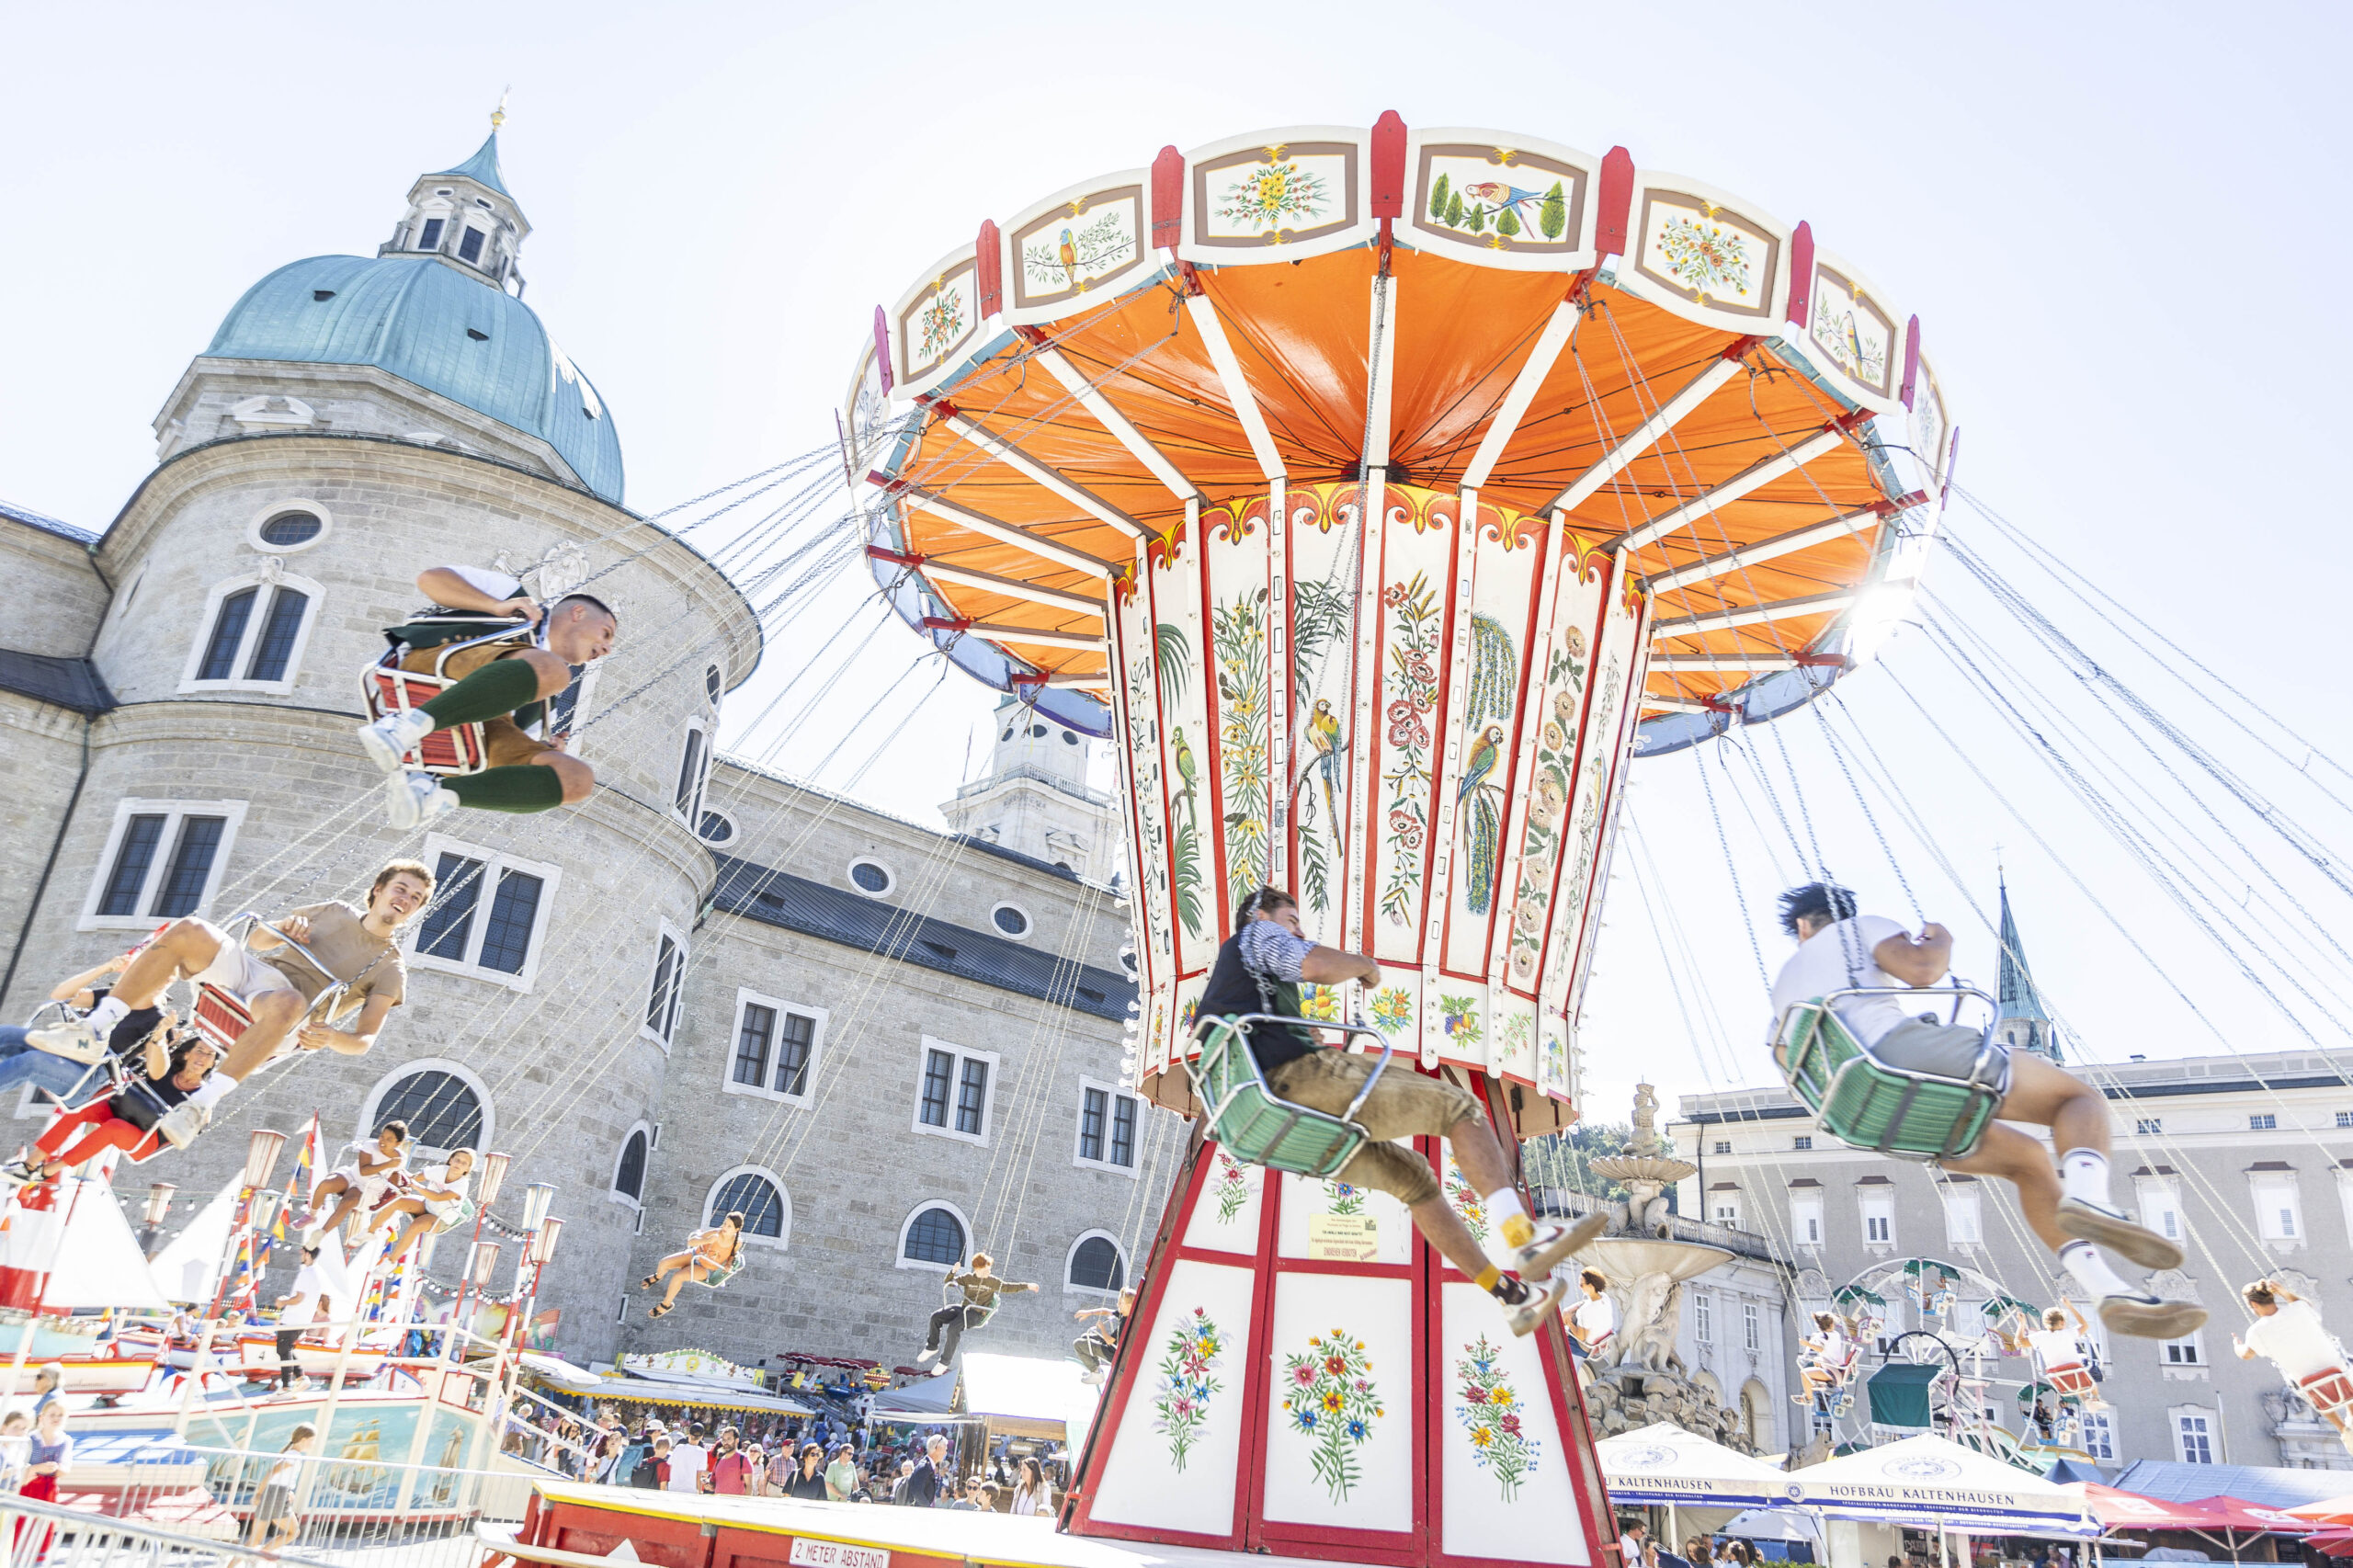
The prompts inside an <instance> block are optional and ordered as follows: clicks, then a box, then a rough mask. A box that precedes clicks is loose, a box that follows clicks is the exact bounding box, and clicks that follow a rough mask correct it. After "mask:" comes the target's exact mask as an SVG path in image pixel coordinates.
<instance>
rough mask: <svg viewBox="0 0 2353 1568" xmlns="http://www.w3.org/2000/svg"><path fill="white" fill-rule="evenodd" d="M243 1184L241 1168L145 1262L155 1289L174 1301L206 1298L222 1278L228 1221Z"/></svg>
mask: <svg viewBox="0 0 2353 1568" xmlns="http://www.w3.org/2000/svg"><path fill="white" fill-rule="evenodd" d="M243 1186H244V1173H243V1172H240V1173H239V1174H237V1175H236V1176H231V1177H230V1178H229V1185H228V1186H226V1187H222V1189H221V1190H220V1192H219V1193H218V1194H217V1195H216V1196H215V1197H214V1198H213V1199H212V1201H211V1202H210V1203H208V1204H206V1205H205V1206H204V1208H203V1209H202V1210H200V1211H199V1213H198V1214H197V1216H196V1218H195V1219H193V1220H190V1221H188V1226H187V1228H186V1229H184V1230H182V1231H181V1232H180V1233H179V1234H178V1235H176V1236H174V1237H173V1238H172V1239H171V1241H170V1243H169V1244H166V1245H165V1248H164V1250H163V1251H161V1252H159V1253H157V1254H156V1255H155V1256H154V1257H153V1258H152V1259H150V1260H149V1262H148V1264H147V1273H148V1277H149V1278H152V1279H153V1281H154V1283H155V1288H156V1290H159V1291H160V1292H162V1294H163V1295H164V1296H165V1297H166V1298H167V1299H169V1300H171V1301H199V1302H201V1301H210V1300H211V1299H212V1291H213V1287H215V1286H216V1285H218V1284H219V1283H220V1281H221V1261H222V1254H224V1253H226V1252H227V1251H228V1250H229V1225H230V1221H231V1220H232V1219H233V1218H234V1216H235V1211H236V1207H237V1194H238V1192H239V1190H240V1189H241V1188H242V1187H243Z"/></svg>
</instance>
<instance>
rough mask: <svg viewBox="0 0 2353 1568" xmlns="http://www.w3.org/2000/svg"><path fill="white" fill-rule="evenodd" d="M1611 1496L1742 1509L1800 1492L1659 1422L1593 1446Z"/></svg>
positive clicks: (1780, 1477) (1770, 1472) (1774, 1473)
mask: <svg viewBox="0 0 2353 1568" xmlns="http://www.w3.org/2000/svg"><path fill="white" fill-rule="evenodd" d="M1594 1451H1595V1452H1596V1453H1597V1455H1599V1456H1600V1460H1601V1473H1602V1476H1603V1478H1604V1479H1605V1480H1606V1481H1608V1483H1609V1494H1610V1496H1612V1497H1614V1498H1617V1499H1618V1500H1620V1502H1627V1503H1674V1504H1677V1505H1681V1506H1699V1507H1709V1508H1744V1507H1757V1506H1771V1505H1774V1504H1779V1503H1785V1502H1789V1501H1790V1500H1792V1499H1794V1498H1795V1497H1796V1496H1798V1494H1799V1493H1800V1490H1801V1489H1800V1488H1799V1487H1798V1486H1797V1485H1796V1484H1795V1483H1793V1482H1792V1481H1791V1480H1790V1477H1788V1476H1786V1475H1784V1474H1782V1473H1781V1472H1780V1471H1778V1470H1776V1469H1774V1468H1773V1467H1772V1466H1771V1465H1769V1464H1767V1463H1766V1462H1765V1461H1764V1460H1758V1459H1751V1458H1749V1457H1748V1456H1747V1455H1746V1454H1744V1453H1737V1452H1735V1451H1733V1449H1728V1448H1725V1447H1724V1446H1723V1445H1722V1443H1717V1442H1711V1441H1710V1440H1709V1439H1707V1438H1705V1437H1700V1436H1699V1435H1698V1434H1696V1433H1692V1432H1687V1431H1685V1430H1684V1429H1683V1428H1682V1427H1680V1426H1676V1425H1675V1424H1674V1423H1673V1422H1671V1421H1660V1422H1656V1423H1654V1425H1652V1426H1644V1427H1641V1428H1639V1429H1638V1430H1635V1431H1632V1432H1626V1433H1621V1434H1620V1435H1619V1436H1618V1437H1605V1438H1603V1439H1602V1440H1601V1441H1600V1442H1598V1443H1596V1444H1595V1445H1594Z"/></svg>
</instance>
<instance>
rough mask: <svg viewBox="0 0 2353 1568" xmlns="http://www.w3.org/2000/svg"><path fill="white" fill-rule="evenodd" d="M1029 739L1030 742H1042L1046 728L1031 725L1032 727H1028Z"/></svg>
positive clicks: (1041, 725) (1039, 725) (1040, 725)
mask: <svg viewBox="0 0 2353 1568" xmlns="http://www.w3.org/2000/svg"><path fill="white" fill-rule="evenodd" d="M1029 738H1030V739H1031V740H1033V741H1042V740H1044V739H1045V738H1046V726H1045V725H1043V724H1032V725H1030V726H1029Z"/></svg>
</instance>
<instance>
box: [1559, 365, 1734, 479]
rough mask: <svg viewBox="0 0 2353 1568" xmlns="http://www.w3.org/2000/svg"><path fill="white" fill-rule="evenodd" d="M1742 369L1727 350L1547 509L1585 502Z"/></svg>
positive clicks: (1610, 450)
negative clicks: (1722, 356)
mask: <svg viewBox="0 0 2353 1568" xmlns="http://www.w3.org/2000/svg"><path fill="white" fill-rule="evenodd" d="M1755 342H1756V339H1754V338H1747V337H1744V338H1742V339H1741V340H1740V341H1739V342H1738V343H1735V344H1734V345H1733V347H1734V348H1736V349H1739V350H1740V351H1741V352H1743V353H1745V352H1746V351H1747V350H1748V348H1749V347H1751V346H1752V345H1754V344H1755ZM1742 369H1745V367H1744V366H1743V365H1742V364H1741V362H1740V359H1739V358H1738V356H1736V355H1733V354H1730V353H1727V355H1726V357H1725V358H1720V359H1718V360H1717V361H1716V362H1715V363H1714V364H1712V365H1711V366H1709V367H1708V368H1707V369H1704V370H1702V371H1700V372H1699V374H1698V375H1696V376H1694V377H1692V378H1691V381H1689V383H1688V385H1686V386H1685V387H1684V389H1683V390H1682V391H1681V392H1677V393H1676V394H1675V395H1674V396H1673V397H1671V398H1668V399H1667V400H1666V403H1665V405H1664V406H1662V407H1661V408H1660V409H1659V411H1658V412H1657V413H1656V414H1654V415H1651V416H1650V417H1649V418H1648V419H1645V420H1643V423H1642V425H1641V426H1640V427H1638V428H1637V429H1636V430H1635V431H1634V433H1633V434H1632V435H1631V436H1629V437H1626V438H1625V439H1624V440H1622V441H1620V442H1619V443H1618V444H1617V445H1616V446H1614V447H1612V448H1610V449H1609V450H1608V452H1606V453H1604V454H1603V455H1602V459H1601V460H1600V461H1599V462H1597V463H1595V464H1594V465H1593V466H1592V467H1591V468H1589V469H1587V470H1586V471H1585V472H1583V473H1581V474H1579V475H1577V476H1576V478H1574V479H1573V480H1571V481H1570V482H1569V487H1568V488H1567V489H1566V490H1563V491H1562V492H1561V494H1559V495H1557V496H1555V497H1554V498H1553V499H1552V503H1551V505H1550V506H1546V507H1545V508H1544V509H1545V510H1547V511H1552V510H1556V509H1557V510H1559V511H1563V512H1570V511H1574V510H1575V509H1576V508H1577V507H1578V506H1582V505H1583V504H1584V503H1585V501H1586V497H1588V496H1590V495H1591V494H1593V493H1594V492H1595V491H1597V490H1598V489H1600V488H1601V487H1602V486H1603V485H1605V484H1607V483H1609V482H1610V481H1611V480H1612V479H1615V478H1616V477H1617V476H1618V475H1619V473H1620V472H1622V471H1623V470H1624V469H1625V468H1626V467H1627V465H1628V464H1630V463H1631V462H1632V461H1633V460H1635V459H1636V458H1639V457H1641V456H1642V455H1643V453H1644V452H1647V451H1649V450H1650V449H1652V448H1653V447H1654V446H1656V445H1658V443H1659V440H1660V438H1661V437H1664V436H1665V434H1666V433H1667V432H1668V431H1669V430H1672V429H1674V428H1675V427H1676V426H1677V425H1680V424H1681V423H1682V422H1683V421H1684V419H1685V418H1686V417H1688V415H1690V413H1691V411H1692V410H1693V409H1695V408H1698V407H1699V405H1700V404H1701V403H1705V402H1707V401H1708V399H1710V398H1711V397H1713V396H1714V395H1715V392H1716V389H1717V388H1718V387H1721V386H1722V385H1723V384H1724V383H1725V382H1726V381H1730V380H1732V379H1733V377H1734V376H1736V375H1738V374H1739V373H1740V372H1741V370H1742Z"/></svg>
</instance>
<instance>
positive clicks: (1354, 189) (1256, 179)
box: [1176, 126, 1377, 266]
mask: <svg viewBox="0 0 2353 1568" xmlns="http://www.w3.org/2000/svg"><path fill="white" fill-rule="evenodd" d="M1369 141H1370V132H1369V131H1365V130H1363V129H1362V128H1360V127H1357V126H1300V127H1294V128H1292V129H1290V130H1287V131H1259V132H1256V134H1253V135H1249V136H1234V137H1228V138H1227V139H1225V140H1224V141H1222V142H1211V143H1210V144H1209V145H1208V146H1206V147H1197V148H1195V149H1193V150H1192V151H1191V152H1190V153H1187V154H1186V156H1185V218H1184V229H1183V236H1184V237H1183V242H1182V243H1181V244H1179V245H1178V246H1177V248H1176V254H1177V255H1178V256H1182V257H1183V258H1184V259H1186V260H1187V261H1192V262H1203V263H1215V264H1218V265H1221V266H1223V265H1228V264H1232V263H1237V262H1239V263H1244V264H1251V263H1259V262H1279V261H1299V260H1302V259H1304V258H1305V257H1308V256H1321V255H1323V254H1324V253H1325V252H1326V251H1335V250H1346V249H1347V248H1348V247H1349V246H1350V245H1357V244H1363V243H1364V242H1365V241H1367V240H1368V239H1370V238H1371V237H1372V236H1373V234H1374V233H1376V232H1377V225H1376V224H1375V223H1374V222H1373V221H1372V219H1371V218H1370V217H1368V216H1367V215H1366V210H1365V208H1366V202H1365V195H1364V176H1365V164H1366V159H1367V156H1368V153H1367V148H1368V145H1369Z"/></svg>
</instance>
